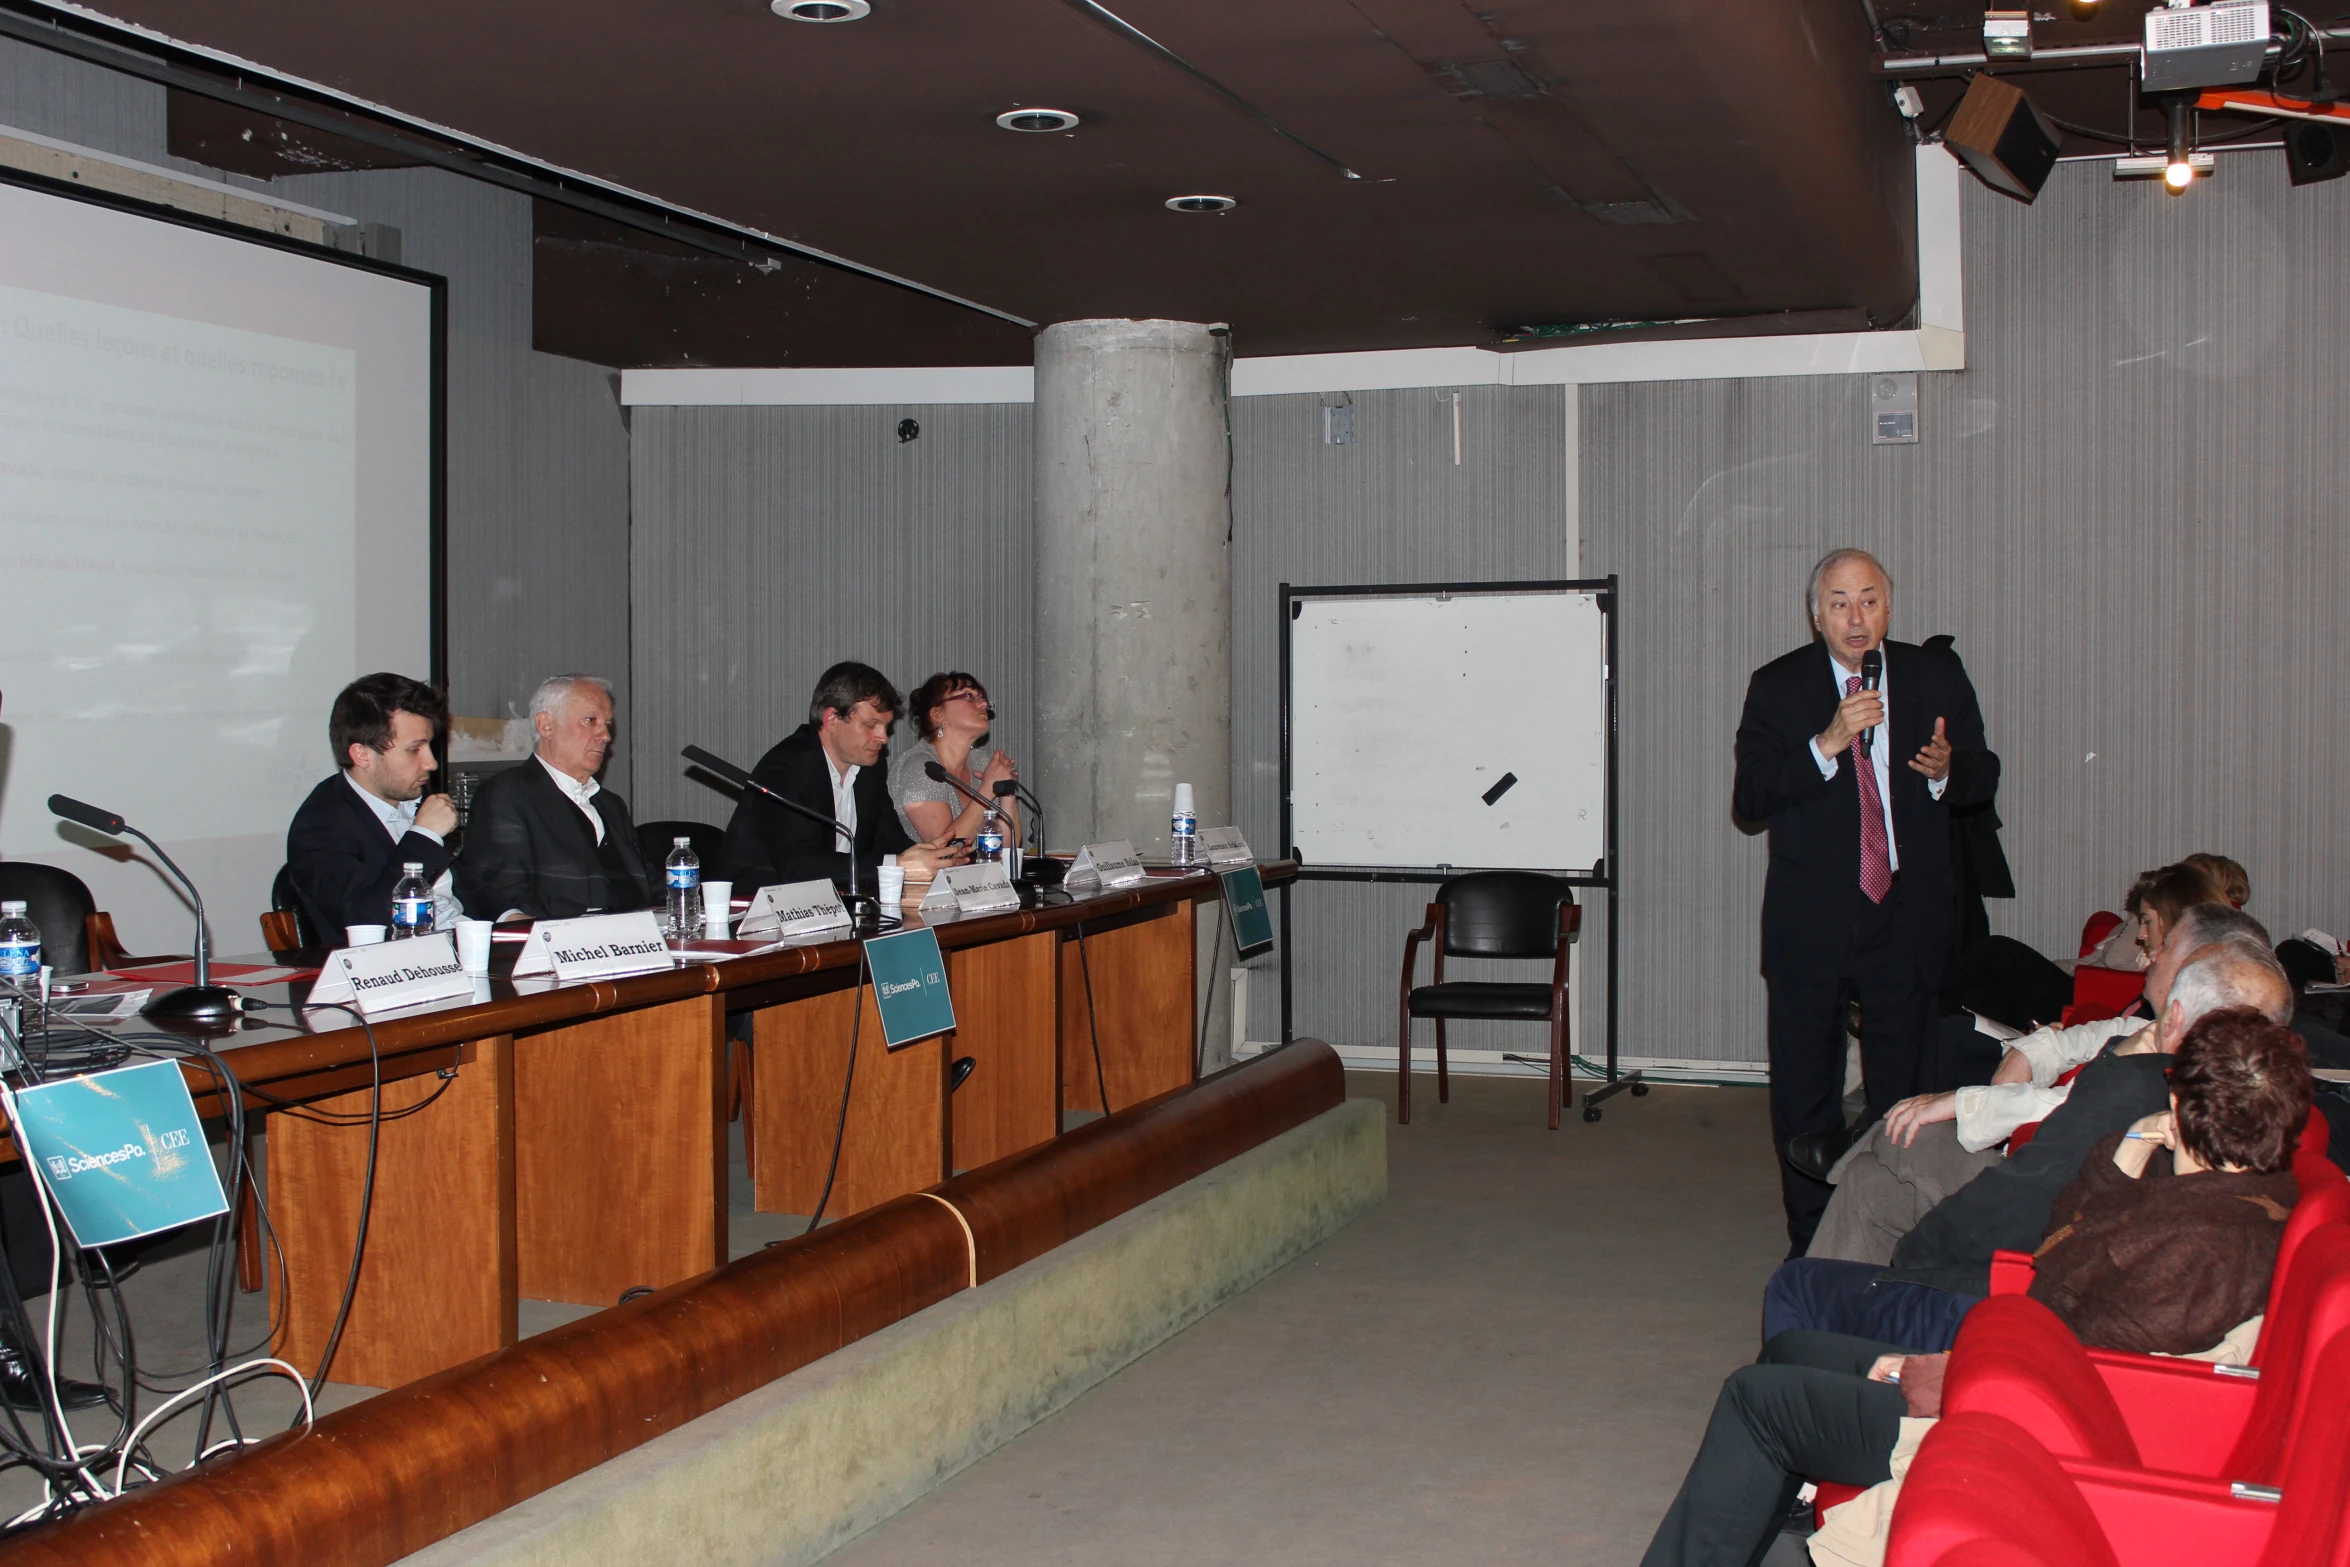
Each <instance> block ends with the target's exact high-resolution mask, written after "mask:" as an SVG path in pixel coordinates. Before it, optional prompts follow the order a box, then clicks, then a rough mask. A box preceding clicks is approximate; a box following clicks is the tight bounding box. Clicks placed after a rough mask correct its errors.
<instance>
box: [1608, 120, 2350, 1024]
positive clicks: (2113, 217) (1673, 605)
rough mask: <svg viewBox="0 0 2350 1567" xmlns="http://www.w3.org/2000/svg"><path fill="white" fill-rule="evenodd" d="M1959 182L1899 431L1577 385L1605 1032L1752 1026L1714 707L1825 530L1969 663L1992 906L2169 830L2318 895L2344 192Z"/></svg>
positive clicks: (2071, 886)
mask: <svg viewBox="0 0 2350 1567" xmlns="http://www.w3.org/2000/svg"><path fill="white" fill-rule="evenodd" d="M1965 190H1966V195H1965V211H1964V222H1965V233H1966V275H1967V299H1966V311H1967V328H1968V343H1967V353H1968V360H1969V363H1970V366H1971V368H1969V369H1968V370H1966V371H1964V372H1962V373H1956V374H1944V375H1927V376H1921V377H1920V378H1919V379H1920V386H1919V392H1920V405H1921V406H1920V419H1919V422H1920V429H1921V432H1922V439H1921V441H1920V442H1919V444H1917V445H1916V446H1910V447H1876V448H1872V447H1871V446H1870V445H1869V444H1868V438H1867V408H1868V405H1867V386H1866V382H1865V381H1863V380H1860V379H1856V378H1804V379H1791V380H1776V381H1752V382H1688V383H1678V384H1653V385H1628V386H1612V387H1592V388H1588V389H1586V392H1585V397H1584V425H1583V451H1584V489H1583V516H1584V537H1585V541H1586V543H1585V555H1584V559H1585V564H1586V567H1587V569H1589V570H1591V571H1594V572H1604V571H1611V570H1612V571H1618V572H1621V573H1622V574H1623V576H1624V579H1625V598H1626V603H1627V611H1628V613H1627V616H1626V619H1625V622H1624V633H1625V639H1626V640H1625V645H1624V666H1625V667H1624V670H1623V677H1622V693H1623V704H1624V745H1625V750H1624V767H1625V774H1624V779H1625V790H1624V796H1625V801H1626V806H1627V809H1626V813H1625V819H1624V835H1625V836H1624V850H1625V857H1626V861H1627V863H1628V864H1629V865H1630V866H1632V867H1633V868H1634V870H1635V874H1636V882H1635V892H1636V896H1635V899H1634V901H1633V902H1632V904H1631V905H1630V916H1629V929H1628V931H1627V936H1626V947H1625V955H1626V957H1625V962H1626V978H1627V984H1626V991H1625V1007H1626V1011H1625V1038H1626V1049H1627V1050H1629V1051H1632V1052H1636V1053H1642V1054H1655V1055H1693V1056H1714V1057H1717V1058H1720V1059H1725V1060H1759V1059H1760V1058H1761V1057H1762V1055H1763V1053H1764V1052H1763V987H1762V982H1761V980H1760V978H1759V976H1758V974H1757V972H1756V922H1757V918H1758V911H1759V907H1760V900H1761V891H1762V877H1763V871H1764V861H1765V853H1766V847H1765V843H1764V841H1763V840H1762V839H1761V838H1759V837H1754V838H1749V837H1747V836H1745V835H1744V834H1742V833H1741V832H1740V831H1739V830H1738V828H1737V827H1736V826H1735V825H1734V824H1733V823H1732V822H1731V821H1730V819H1729V792H1730V778H1731V772H1732V765H1733V759H1732V755H1731V735H1732V731H1733V730H1734V728H1735V726H1736V723H1737V715H1738V708H1739V705H1740V703H1741V701H1742V700H1743V697H1744V690H1745V680H1746V676H1747V674H1748V673H1749V671H1751V670H1752V669H1753V668H1754V667H1755V666H1756V665H1757V664H1759V663H1761V662H1762V661H1764V660H1765V659H1767V658H1769V657H1770V656H1772V655H1774V654H1776V653H1779V652H1783V651H1785V650H1786V649H1788V648H1790V647H1793V646H1796V645H1797V644H1798V643H1799V642H1800V641H1801V640H1802V639H1803V638H1804V636H1805V634H1806V626H1805V623H1804V621H1803V618H1802V612H1801V604H1800V601H1801V598H1802V592H1803V586H1804V581H1805V575H1806V573H1807V571H1808V568H1809V566H1810V564H1811V562H1812V561H1813V560H1814V559H1815V558H1816V557H1817V556H1818V555H1819V554H1821V553H1822V552H1823V551H1824V550H1826V549H1828V548H1829V547H1831V546H1834V545H1838V544H1845V543H1852V544H1859V545H1863V546H1865V547H1867V548H1870V549H1873V550H1875V551H1876V552H1878V553H1879V554H1880V555H1881V556H1883V558H1884V559H1885V560H1886V562H1887V564H1888V565H1889V567H1890V568H1891V570H1892V572H1893V574H1894V577H1895V579H1896V592H1895V595H1894V634H1895V635H1896V636H1898V637H1901V638H1903V639H1905V640H1911V641H1917V640H1922V639H1923V638H1925V637H1927V636H1929V635H1932V634H1933V633H1935V632H1940V631H1948V632H1951V633H1953V634H1955V635H1956V637H1957V639H1958V649H1959V652H1960V653H1961V655H1962V656H1964V657H1965V659H1966V660H1967V664H1968V667H1969V669H1970V671H1971V672H1972V674H1973V676H1974V680H1975V684H1976V688H1977V690H1978V692H1979V693H1980V695H1981V697H1982V701H1983V708H1984V712H1985V716H1986V719H1987V722H1988V724H1989V727H1990V732H1991V740H1992V744H1993V746H1994V747H1995V748H1996V749H1997V750H1998V751H1999V752H2000V754H2001V756H2002V758H2003V760H2004V762H2005V767H2006V780H2005V783H2004V785H2003V787H2002V789H2001V792H2000V800H1999V809H2000V814H2001V815H2002V816H2003V817H2004V818H2005V820H2006V822H2007V824H2008V825H2007V831H2006V834H2005V840H2006V845H2007V852H2008V856H2009V859H2010V861H2011V862H2012V864H2013V865H2014V867H2015V871H2016V879H2017V883H2018V893H2019V896H2018V897H2017V899H2016V900H2015V901H2013V902H1995V903H1993V904H1992V905H1991V908H1992V918H1993V924H1994V928H1996V929H1998V930H2000V931H2002V932H2005V933H2007V934H2011V935H2015V936H2017V937H2020V938H2021V939H2023V940H2026V941H2029V942H2031V943H2032V944H2034V945H2035V946H2038V947H2040V948H2041V949H2043V950H2045V951H2049V952H2051V953H2055V954H2059V955H2062V954H2068V953H2070V952H2071V951H2072V950H2073V943H2074V941H2075V939H2076V937H2077V935H2078V932H2079V927H2080V922H2081V920H2082V918H2083V917H2084V916H2085V915H2087V914H2088V913H2089V912H2090V911H2092V910H2094V909H2098V908H2111V907H2115V906H2117V905H2118V903H2119V900H2120V897H2121V894H2122V892H2123V890H2124V889H2125V888H2126V887H2127V885H2128V882H2129V878H2130V876H2131V875H2132V874H2133V873H2134V872H2135V871H2137V870H2140V869H2142V868H2144V867H2147V866H2151V865H2155V864H2159V863H2161V862H2163V861H2166V860H2170V859H2175V858H2177V857H2178V856H2180V855H2182V854H2186V853H2189V852H2192V851H2194V850H2198V849H2209V850H2216V851H2219V852H2224V853H2229V854H2233V855H2235V856H2236V857H2237V858H2239V859H2241V860H2243V861H2244V863H2245V864H2246V865H2247V867H2249V869H2250V872H2251V876H2252V884H2253V902H2252V911H2253V912H2254V913H2256V914H2258V915H2259V916H2261V917H2262V918H2263V919H2264V920H2266V921H2267V922H2268V923H2269V924H2270V926H2271V927H2272V929H2274V930H2276V931H2277V932H2278V933H2279V934H2284V933H2288V932H2290V931H2293V930H2297V929H2299V928H2301V927H2302V926H2304V925H2307V924H2311V923H2316V924H2320V925H2323V926H2325V927H2327V928H2329V929H2336V928H2339V926H2340V924H2341V922H2342V920H2343V917H2344V913H2345V910H2344V908H2343V903H2344V894H2343V892H2342V890H2341V889H2342V887H2343V884H2344V881H2345V872H2350V850H2346V849H2345V848H2344V847H2343V846H2342V845H2341V844H2340V843H2339V842H2338V841H2337V838H2336V835H2335V834H2334V833H2333V832H2332V831H2331V830H2330V829H2331V827H2332V826H2333V813H2334V812H2335V811H2336V810H2337V809H2338V804H2339V799H2340V785H2339V782H2338V780H2339V779H2340V778H2341V777H2342V776H2343V773H2344V767H2345V763H2346V762H2350V756H2346V755H2345V751H2346V749H2350V745H2346V743H2345V740H2344V738H2343V736H2342V731H2341V728H2340V726H2339V725H2337V724H2335V723H2334V722H2332V720H2331V716H2330V715H2331V714H2332V712H2333V710H2334V708H2335V705H2336V702H2337V700H2338V697H2339V694H2340V688H2341V686H2342V676H2341V675H2340V674H2339V673H2338V672H2337V666H2338V664H2339V654H2338V649H2339V647H2340V643H2341V640H2342V633H2343V629H2344V622H2343V617H2342V613H2341V610H2340V608H2339V606H2340V604H2341V602H2342V597H2343V593H2344V590H2345V588H2346V587H2350V569H2346V568H2345V565H2344V562H2343V554H2342V551H2341V548H2340V529H2339V526H2338V519H2337V517H2336V515H2335V514H2336V513H2337V512H2338V510H2339V499H2340V496H2341V494H2342V493H2343V491H2344V489H2345V486H2346V484H2350V458H2346V457H2345V455H2344V449H2343V447H2342V444H2341V441H2340V437H2339V432H2340V430H2341V429H2342V427H2343V423H2344V419H2345V415H2350V388H2346V386H2345V382H2344V379H2343V377H2342V374H2341V363H2342V358H2343V354H2344V352H2345V349H2346V348H2350V330H2346V329H2350V271H2346V270H2345V269H2344V268H2342V267H2340V266H2339V265H2337V264H2335V262H2334V261H2333V260H2332V259H2331V258H2332V257H2334V256H2335V255H2338V254H2339V252H2340V249H2341V247H2342V245H2343V243H2344V241H2345V240H2346V239H2350V189H2345V188H2344V187H2343V186H2340V185H2320V186H2316V187H2311V188H2306V189H2302V190H2293V189H2291V188H2289V187H2288V186H2287V184H2286V182H2285V177H2284V170H2283V167H2282V165H2281V161H2280V160H2278V159H2277V158H2276V157H2275V156H2274V155H2273V154H2260V155H2242V156H2233V157H2223V158H2222V160H2221V174H2220V177H2219V178H2217V179H2215V180H2213V181H2211V182H2209V183H2208V184H2200V185H2198V187H2197V188H2196V189H2195V190H2193V191H2191V192H2189V193H2188V194H2187V195H2186V196H2184V197H2181V198H2179V199H2176V200H2172V199H2166V198H2165V197H2164V196H2163V195H2162V193H2161V192H2160V191H2158V190H2155V189H2153V188H2151V187H2149V186H2146V185H2142V184H2130V185H2124V184H2116V183H2114V182H2113V181H2112V179H2111V178H2110V177H2109V176H2108V174H2107V172H2106V171H2105V169H2104V168H2103V167H2102V166H2099V165H2067V166H2065V167H2063V168H2060V169H2059V170H2058V171H2057V173H2056V175H2055V177H2054V178H2053V179H2052V180H2051V182H2050V184H2049V186H2048V188H2047V189H2046V190H2045V191H2044V192H2043V193H2042V195H2041V197H2040V200H2039V201H2038V203H2037V204H2036V205H2034V206H2031V207H2025V206H2022V205H2020V204H2018V203H2014V202H2011V201H2007V200H2005V199H2004V198H2002V197H1999V196H1996V195H1992V194H1990V193H1988V192H1987V191H1984V190H1983V189H1981V188H1980V187H1979V186H1977V185H1975V184H1974V183H1973V182H1971V181H1970V182H1968V183H1967V185H1966V187H1965Z"/></svg>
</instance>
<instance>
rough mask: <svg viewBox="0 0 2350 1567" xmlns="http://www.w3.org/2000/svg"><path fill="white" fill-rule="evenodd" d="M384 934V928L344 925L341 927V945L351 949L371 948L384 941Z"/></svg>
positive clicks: (379, 926)
mask: <svg viewBox="0 0 2350 1567" xmlns="http://www.w3.org/2000/svg"><path fill="white" fill-rule="evenodd" d="M384 934H385V931H384V927H383V926H381V925H345V926H344V927H343V944H344V945H345V946H351V947H372V946H374V945H375V944H376V943H378V942H380V941H382V940H383V939H384Z"/></svg>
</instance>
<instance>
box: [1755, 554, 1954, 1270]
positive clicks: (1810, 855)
mask: <svg viewBox="0 0 2350 1567" xmlns="http://www.w3.org/2000/svg"><path fill="white" fill-rule="evenodd" d="M1892 599H1893V581H1892V578H1891V576H1890V575H1888V574H1887V572H1886V570H1885V568H1884V567H1883V566H1882V565H1880V564H1878V562H1877V560H1876V558H1875V557H1874V556H1872V555H1870V554H1868V553H1867V552H1866V551H1863V550H1857V549H1840V550H1835V551H1833V552H1831V553H1830V554H1829V555H1828V556H1827V557H1826V558H1824V559H1823V560H1821V562H1820V563H1819V565H1817V566H1816V567H1814V568H1813V570H1812V576H1811V586H1810V591H1809V593H1808V594H1807V596H1806V602H1807V608H1808V609H1809V611H1810V616H1811V622H1812V629H1813V631H1814V632H1815V633H1816V636H1815V640H1814V641H1812V642H1811V643H1810V644H1808V645H1806V646H1804V647H1802V648H1798V649H1797V650H1796V651H1794V652H1792V653H1789V654H1786V655H1785V656H1783V657H1781V658H1777V659H1774V660H1773V661H1771V662H1770V663H1768V664H1765V665H1764V666H1763V667H1762V668H1761V669H1758V670H1756V671H1755V673H1754V677H1753V679H1752V681H1751V682H1750V683H1749V684H1748V686H1747V691H1746V707H1745V711H1744V712H1743V713H1742V714H1741V715H1740V717H1739V721H1738V742H1737V756H1738V766H1737V778H1736V782H1735V784H1734V785H1733V789H1732V806H1733V809H1734V810H1735V812H1736V814H1737V816H1738V818H1739V819H1740V820H1741V821H1743V822H1746V823H1749V824H1753V825H1759V826H1765V827H1767V828H1768V829H1769V831H1770V838H1771V861H1770V872H1769V876H1768V879H1767V880H1766V881H1765V883H1764V888H1763V911H1762V970H1763V977H1764V980H1765V981H1766V982H1767V983H1768V985H1769V987H1770V1021H1769V1031H1770V1034H1769V1037H1770V1070H1771V1133H1772V1137H1773V1140H1774V1141H1775V1143H1776V1145H1777V1147H1778V1148H1779V1150H1780V1152H1781V1154H1782V1155H1783V1158H1782V1161H1781V1169H1780V1182H1781V1186H1780V1193H1781V1197H1782V1199H1783V1200H1784V1202H1785V1204H1786V1209H1787V1234H1788V1239H1789V1241H1790V1243H1791V1250H1790V1253H1789V1255H1791V1256H1800V1255H1802V1253H1803V1250H1804V1248H1805V1247H1806V1246H1807V1245H1809V1244H1810V1241H1811V1235H1812V1231H1813V1230H1814V1229H1815V1228H1816V1227H1817V1226H1818V1224H1819V1218H1820V1213H1821V1211H1822V1210H1823V1209H1824V1208H1826V1206H1827V1202H1828V1194H1829V1191H1830V1188H1829V1186H1828V1185H1827V1183H1826V1182H1825V1181H1824V1180H1822V1179H1820V1178H1819V1177H1820V1176H1821V1175H1824V1174H1825V1172H1826V1169H1827V1167H1828V1166H1829V1165H1831V1164H1833V1163H1834V1162H1835V1160H1836V1159H1837V1157H1839V1156H1840V1155H1841V1154H1842V1153H1843V1151H1844V1148H1845V1146H1846V1144H1847V1142H1848V1141H1849V1138H1850V1134H1849V1132H1848V1131H1847V1129H1846V1127H1845V1124H1844V1111H1843V1097H1844V1056H1845V1052H1844V1018H1845V1009H1846V1005H1847V1002H1848V1000H1849V999H1850V998H1854V997H1857V998H1858V1000H1859V1003H1860V1044H1861V1071H1862V1075H1863V1078H1864V1080H1865V1086H1866V1090H1867V1096H1868V1108H1867V1111H1866V1113H1865V1115H1864V1117H1863V1120H1862V1125H1864V1126H1865V1125H1866V1124H1867V1123H1868V1122H1869V1121H1871V1120H1874V1119H1875V1118H1876V1117H1878V1116H1880V1115H1882V1114H1883V1113H1884V1112H1885V1111H1886V1109H1888V1108H1889V1107H1891V1106H1892V1105H1893V1104H1895V1103H1896V1102H1898V1101H1899V1100H1902V1099H1904V1098H1907V1097H1908V1096H1909V1095H1911V1094H1912V1093H1914V1092H1916V1091H1917V1084H1918V1075H1919V1072H1920V1070H1921V1068H1922V1064H1923V1062H1924V1061H1925V1059H1926V1053H1927V1049H1928V1046H1929V1044H1930V1042H1931V1040H1932V1036H1933V1027H1934V1005H1935V998H1936V996H1937V995H1938V993H1939V992H1940V989H1941V985H1942V967H1943V964H1944V962H1945V961H1946V959H1947V956H1948V953H1949V951H1950V947H1951V938H1952V933H1953V922H1954V920H1955V919H1956V917H1957V891H1956V886H1955V882H1954V877H1953V871H1952V866H1951V860H1950V824H1949V812H1950V811H1951V810H1952V809H1953V808H1955V807H1959V806H1967V805H1974V804H1978V803H1981V802H1983V801H1987V800H1989V799H1990V798H1991V797H1992V795H1993V794H1994V793H1996V792H1997V790H1998V787H1999V758H1998V757H1997V756H1996V755H1994V754H1993V753H1992V751H1991V750H1990V748H1989V746H1988V745H1987V743H1986V742H1985V740H1984V736H1983V718H1982V713H1981V711H1980V710H1979V708H1978V707H1977V705H1976V701H1975V691H1974V687H1973V685H1972V684H1971V683H1970V682H1969V681H1968V679H1967V676H1966V670H1965V667H1964V666H1963V665H1961V664H1960V663H1959V662H1958V660H1957V659H1956V658H1953V657H1951V656H1949V655H1947V654H1943V653H1939V652H1934V651H1930V650H1928V649H1925V648H1920V647H1916V646H1913V645H1911V644H1909V643H1906V642H1889V641H1887V640H1886V637H1885V630H1886V626H1887V623H1888V621H1889V619H1890V617H1891V610H1892Z"/></svg>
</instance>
